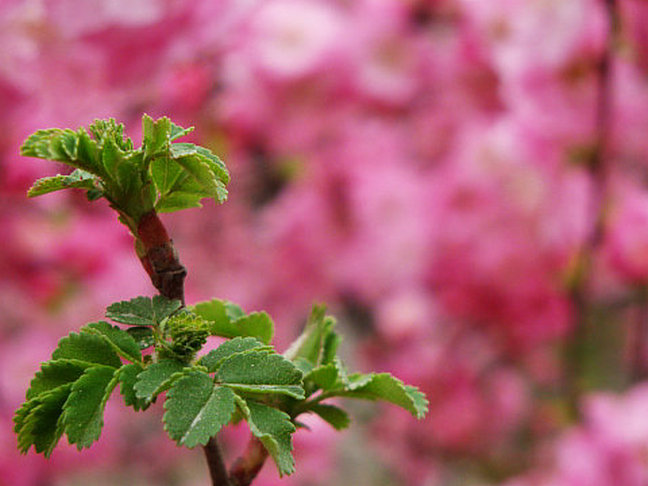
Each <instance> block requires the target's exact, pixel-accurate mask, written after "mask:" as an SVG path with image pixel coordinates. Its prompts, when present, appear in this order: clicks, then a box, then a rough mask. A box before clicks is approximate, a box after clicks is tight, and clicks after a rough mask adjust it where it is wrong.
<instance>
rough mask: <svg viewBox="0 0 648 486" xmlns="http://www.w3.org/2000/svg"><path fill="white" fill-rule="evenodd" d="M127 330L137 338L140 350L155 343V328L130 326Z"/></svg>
mask: <svg viewBox="0 0 648 486" xmlns="http://www.w3.org/2000/svg"><path fill="white" fill-rule="evenodd" d="M126 332H127V333H128V334H129V335H130V336H131V337H132V338H133V339H134V340H135V342H136V343H137V345H138V346H139V348H140V350H143V349H147V348H150V347H151V346H153V345H154V344H155V336H154V335H153V329H151V328H150V327H146V326H137V327H129V328H128V329H126Z"/></svg>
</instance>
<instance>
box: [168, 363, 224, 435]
mask: <svg viewBox="0 0 648 486" xmlns="http://www.w3.org/2000/svg"><path fill="white" fill-rule="evenodd" d="M164 410H166V411H165V413H164V417H163V418H162V421H163V422H164V429H165V430H166V431H167V433H168V434H169V437H171V439H173V440H174V441H176V443H177V444H178V445H184V446H187V447H190V448H191V447H195V446H197V445H198V444H202V445H205V444H207V442H208V441H209V439H210V438H211V437H213V436H214V435H216V433H217V432H218V431H219V430H220V429H221V427H222V426H223V425H225V424H227V423H228V422H229V421H230V418H231V417H232V414H233V413H234V410H235V402H234V392H233V391H232V390H230V389H228V388H225V387H221V386H215V385H214V382H213V381H212V379H211V377H210V376H209V375H208V374H206V373H203V372H201V371H192V372H189V373H187V374H186V375H185V376H183V377H182V378H181V379H179V380H178V381H176V382H175V383H174V384H173V386H172V387H171V389H170V390H169V392H168V393H167V399H166V401H165V402H164Z"/></svg>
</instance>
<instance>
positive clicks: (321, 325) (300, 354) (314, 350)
mask: <svg viewBox="0 0 648 486" xmlns="http://www.w3.org/2000/svg"><path fill="white" fill-rule="evenodd" d="M325 313H326V306H318V305H315V306H313V308H312V310H311V314H310V317H309V318H308V322H307V323H306V328H305V329H304V331H303V332H302V333H301V335H300V336H299V337H298V338H297V340H295V341H294V342H293V343H292V344H291V345H290V347H289V348H288V350H287V351H286V352H285V353H284V356H286V358H288V359H291V360H294V359H297V358H303V359H306V360H308V361H310V362H311V363H312V364H313V365H314V366H318V365H320V364H322V362H323V358H324V357H325V352H324V351H325V347H324V346H325V344H326V342H327V339H328V336H329V335H330V334H331V333H332V332H333V328H334V327H335V319H333V318H332V317H327V316H325ZM329 355H330V350H329V352H328V354H327V355H326V356H327V358H328V357H330V356H329Z"/></svg>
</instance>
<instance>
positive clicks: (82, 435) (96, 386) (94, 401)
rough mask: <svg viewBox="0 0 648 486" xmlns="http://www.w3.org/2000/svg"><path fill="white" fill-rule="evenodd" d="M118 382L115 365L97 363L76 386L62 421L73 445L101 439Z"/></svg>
mask: <svg viewBox="0 0 648 486" xmlns="http://www.w3.org/2000/svg"><path fill="white" fill-rule="evenodd" d="M116 384H117V380H116V379H115V370H114V369H113V368H109V367H106V366H95V367H93V368H88V369H87V370H86V371H85V373H84V374H83V376H82V377H81V378H79V379H78V380H77V381H76V382H75V383H74V384H73V385H72V391H71V393H70V396H69V398H68V399H67V401H66V402H65V405H63V416H62V420H63V424H64V428H65V433H66V434H67V437H68V440H69V442H70V444H76V445H77V449H79V450H81V449H83V448H84V447H90V446H91V445H92V443H93V442H94V441H96V440H97V439H98V438H99V435H100V434H101V429H102V427H103V412H104V408H105V406H106V402H107V401H108V398H109V397H110V394H111V393H112V390H113V388H114V387H115V385H116Z"/></svg>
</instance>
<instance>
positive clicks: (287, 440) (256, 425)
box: [247, 400, 295, 476]
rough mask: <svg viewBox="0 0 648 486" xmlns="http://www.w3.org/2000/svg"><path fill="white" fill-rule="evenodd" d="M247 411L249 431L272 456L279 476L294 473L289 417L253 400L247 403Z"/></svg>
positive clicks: (292, 431) (291, 428)
mask: <svg viewBox="0 0 648 486" xmlns="http://www.w3.org/2000/svg"><path fill="white" fill-rule="evenodd" d="M247 411H248V412H249V415H248V417H247V421H248V424H249V426H250V430H251V431H252V434H254V436H255V437H258V438H259V440H261V442H262V443H263V445H264V446H265V448H266V449H267V450H268V452H269V453H270V455H271V456H272V459H273V460H274V462H275V464H276V465H277V469H278V470H279V475H280V476H284V475H288V474H292V473H293V472H295V461H294V459H293V457H292V454H291V451H292V449H293V447H292V434H293V433H294V432H295V426H294V425H293V423H292V422H291V421H290V416H289V415H288V414H286V413H284V412H282V411H281V410H277V409H276V408H272V407H268V406H267V405H263V404H262V403H259V402H256V401H254V400H248V401H247Z"/></svg>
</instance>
